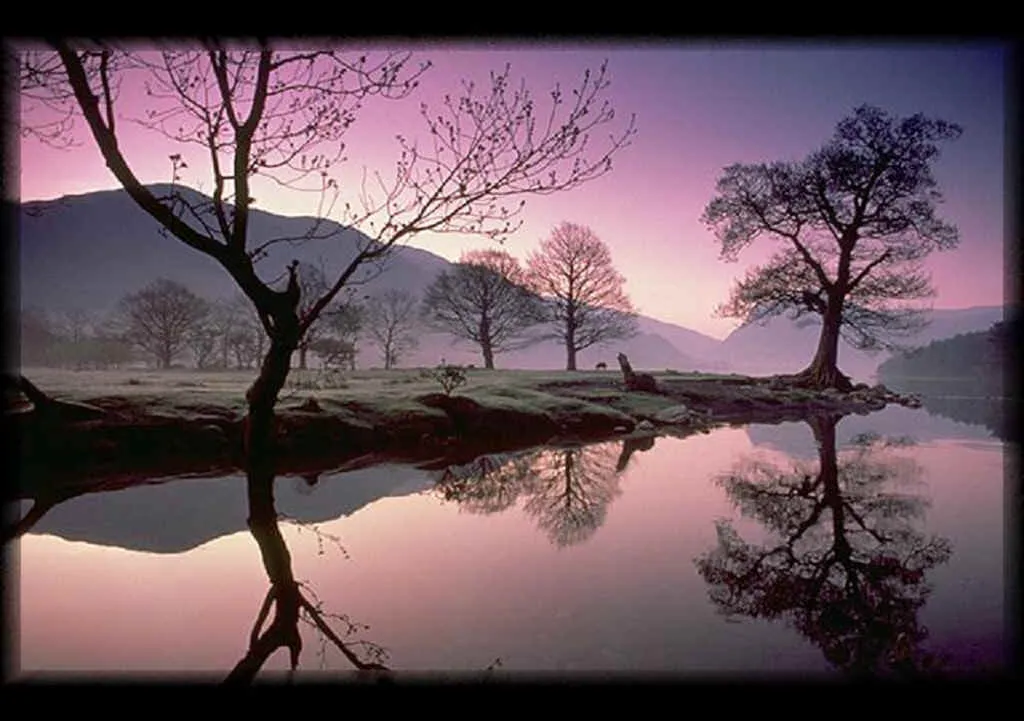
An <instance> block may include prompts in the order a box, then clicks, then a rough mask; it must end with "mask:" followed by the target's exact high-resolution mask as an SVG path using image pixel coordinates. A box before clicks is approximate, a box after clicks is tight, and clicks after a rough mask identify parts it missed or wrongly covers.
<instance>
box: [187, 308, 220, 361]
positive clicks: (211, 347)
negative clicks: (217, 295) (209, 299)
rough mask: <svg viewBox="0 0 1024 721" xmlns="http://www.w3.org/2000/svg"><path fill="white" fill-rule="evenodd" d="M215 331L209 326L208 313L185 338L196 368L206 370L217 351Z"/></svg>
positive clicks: (216, 334) (216, 333)
mask: <svg viewBox="0 0 1024 721" xmlns="http://www.w3.org/2000/svg"><path fill="white" fill-rule="evenodd" d="M218 337H219V336H218V332H217V329H216V328H215V327H214V326H213V325H211V324H210V320H209V313H207V315H206V317H205V318H203V319H202V320H200V321H199V322H198V323H196V325H195V326H194V327H193V328H192V330H191V331H189V333H188V335H187V336H186V338H185V342H186V344H187V345H188V348H189V350H191V351H192V359H193V360H194V361H195V364H196V368H199V369H203V368H208V367H210V365H211V361H213V358H214V356H215V355H216V351H217V339H218Z"/></svg>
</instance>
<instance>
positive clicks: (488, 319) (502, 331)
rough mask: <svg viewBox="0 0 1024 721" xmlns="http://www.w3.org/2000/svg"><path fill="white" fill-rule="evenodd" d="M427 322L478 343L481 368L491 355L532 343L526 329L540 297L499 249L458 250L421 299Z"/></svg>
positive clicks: (490, 363) (537, 315)
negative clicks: (458, 254) (453, 261)
mask: <svg viewBox="0 0 1024 721" xmlns="http://www.w3.org/2000/svg"><path fill="white" fill-rule="evenodd" d="M423 314H424V318H425V319H426V321H427V323H428V324H429V325H431V326H432V327H433V328H436V329H438V330H442V331H445V332H448V333H451V334H452V335H454V336H456V337H457V338H462V339H464V340H468V341H471V342H473V343H476V344H477V345H479V346H480V350H481V352H482V353H483V356H484V368H491V369H493V368H494V354H495V353H501V352H504V351H509V350H515V349H518V348H523V347H525V346H527V345H529V344H531V343H535V342H537V340H538V338H537V337H536V336H533V337H531V336H527V335H526V334H527V333H528V332H529V331H530V330H531V329H532V328H534V327H535V326H536V325H537V324H538V323H541V322H542V321H543V320H544V307H543V305H542V303H541V301H540V298H538V297H537V295H536V294H534V293H533V292H531V291H530V290H529V289H528V288H527V287H526V277H525V274H524V272H523V269H522V268H521V267H520V265H519V261H517V260H516V259H515V258H513V257H512V256H511V255H509V254H508V253H505V252H503V251H499V250H483V251H479V250H478V251H471V252H468V253H463V255H462V257H461V258H460V260H459V262H458V263H457V264H456V265H455V266H454V268H453V269H452V270H451V271H450V272H449V271H444V272H442V273H440V274H438V276H437V278H435V279H434V282H433V283H431V284H430V286H429V287H428V288H427V291H426V294H425V296H424V299H423Z"/></svg>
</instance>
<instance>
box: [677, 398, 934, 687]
mask: <svg viewBox="0 0 1024 721" xmlns="http://www.w3.org/2000/svg"><path fill="white" fill-rule="evenodd" d="M840 419H841V416H835V415H831V416H819V417H812V418H809V419H808V420H807V423H808V424H809V425H810V426H811V429H812V431H813V433H814V438H815V441H816V442H817V445H818V456H819V463H818V467H817V469H815V468H812V467H809V466H807V465H803V464H798V465H796V466H795V467H794V468H793V469H792V470H788V471H787V470H782V469H780V468H778V467H776V466H774V465H771V464H767V463H762V462H757V461H750V462H746V463H744V464H742V465H741V466H739V467H737V468H736V469H735V470H734V471H733V472H731V473H728V474H726V475H724V476H722V477H720V478H719V480H718V482H719V484H720V485H721V486H722V487H723V488H724V489H725V491H726V493H727V495H728V496H729V498H730V500H731V501H732V502H733V504H734V505H735V506H736V507H737V508H738V510H739V511H740V512H741V514H742V515H743V516H745V517H747V518H752V519H756V520H757V521H759V522H760V523H761V524H762V526H764V528H765V529H766V530H767V531H769V533H770V536H771V540H769V541H768V542H766V543H763V544H755V543H748V542H746V541H744V540H743V539H742V538H741V537H740V534H739V533H738V532H737V531H736V529H735V528H734V527H733V526H732V524H731V523H728V522H723V521H720V522H718V524H717V531H718V546H717V547H716V548H715V549H714V550H712V551H710V552H708V553H705V554H704V555H703V556H701V557H700V558H698V559H697V560H696V565H697V568H698V571H699V572H700V575H701V576H702V577H703V578H704V580H705V581H706V582H707V583H708V584H710V586H711V589H710V597H711V600H712V601H713V602H714V604H715V605H716V606H717V607H718V609H719V610H720V612H723V613H726V614H729V615H744V616H749V617H751V618H766V619H785V620H786V621H788V622H789V623H790V624H792V625H793V626H794V627H795V628H796V629H797V630H798V631H799V632H800V633H802V634H803V635H804V636H806V637H807V638H808V639H810V640H811V641H812V642H813V643H815V644H816V645H817V646H819V647H820V648H821V649H822V651H823V652H824V654H825V657H826V659H827V660H828V661H829V662H830V663H831V664H833V665H834V666H836V667H837V668H839V669H841V670H843V671H846V672H850V673H854V674H876V673H878V674H890V673H894V674H911V675H912V674H914V673H918V672H922V671H924V672H927V671H936V670H938V668H939V667H940V666H941V662H940V659H938V658H937V657H935V656H934V655H932V654H930V653H929V652H927V651H925V650H923V649H922V648H921V642H922V641H923V640H924V639H925V638H926V637H927V630H926V629H925V628H923V627H922V626H921V625H920V624H919V623H918V621H917V612H918V610H919V609H920V608H921V606H922V605H923V604H924V602H925V600H926V599H927V597H928V594H929V593H930V588H929V587H928V586H927V585H926V583H925V572H926V571H928V570H929V569H931V568H932V567H934V566H936V565H938V564H941V563H945V562H946V561H947V560H948V559H949V557H950V552H951V551H950V544H949V542H948V541H946V540H944V539H941V538H935V537H932V538H926V537H925V536H924V535H923V534H922V533H920V532H919V531H917V530H916V529H915V528H914V527H913V526H914V523H915V522H916V521H919V520H920V519H921V517H922V516H923V512H924V510H925V508H926V506H927V502H926V501H925V500H924V499H922V498H920V497H918V496H914V495H910V494H906V493H901V492H900V491H899V490H898V489H896V488H894V486H896V485H898V484H907V483H910V482H913V481H915V480H917V476H918V475H919V474H920V468H919V467H918V466H917V465H916V463H914V462H913V461H911V460H910V459H906V458H899V457H893V456H891V455H889V454H888V453H887V452H886V450H887V448H888V447H889V446H890V445H891V443H892V442H889V441H884V440H882V439H881V438H878V437H877V436H862V437H860V438H858V439H857V440H856V441H855V443H854V446H853V448H852V449H851V450H849V451H845V452H844V453H842V454H839V453H837V451H836V424H837V423H838V422H839V420H840ZM905 442H906V441H901V442H898V443H905Z"/></svg>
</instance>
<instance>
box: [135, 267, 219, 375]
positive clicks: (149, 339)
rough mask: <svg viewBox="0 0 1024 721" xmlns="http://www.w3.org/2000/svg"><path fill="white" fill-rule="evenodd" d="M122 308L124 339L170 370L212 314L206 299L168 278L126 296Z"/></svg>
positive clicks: (161, 366) (160, 365)
mask: <svg viewBox="0 0 1024 721" xmlns="http://www.w3.org/2000/svg"><path fill="white" fill-rule="evenodd" d="M119 308H120V311H121V323H122V324H123V327H124V337H125V338H127V339H128V340H129V341H130V342H131V343H132V344H134V345H135V346H137V347H139V348H141V349H142V350H144V351H146V352H147V353H150V354H152V355H153V357H154V358H155V359H156V361H157V365H158V366H159V367H160V368H170V367H171V362H172V361H173V360H174V359H175V358H176V357H177V356H178V355H179V354H180V353H181V351H183V350H184V349H185V348H186V347H187V346H188V345H189V343H190V340H191V339H192V337H193V335H194V334H195V333H196V332H197V331H198V330H199V329H201V328H202V325H203V323H204V321H205V319H206V316H207V315H208V314H209V312H210V307H209V304H208V303H207V302H206V301H205V300H203V299H202V298H200V297H199V296H197V295H196V294H195V293H193V292H192V291H190V290H189V289H188V288H186V287H185V286H183V285H181V284H180V283H175V282H174V281H172V280H167V279H166V278H161V279H159V280H156V281H154V282H152V283H150V284H149V285H148V286H146V287H145V288H143V289H142V290H140V291H139V292H137V293H130V294H129V295H126V296H125V297H124V298H122V299H121V302H120V304H119Z"/></svg>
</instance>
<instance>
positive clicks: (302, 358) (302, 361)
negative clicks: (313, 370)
mask: <svg viewBox="0 0 1024 721" xmlns="http://www.w3.org/2000/svg"><path fill="white" fill-rule="evenodd" d="M308 350H309V348H308V347H307V346H306V345H305V344H303V345H300V346H299V370H306V352H307V351H308Z"/></svg>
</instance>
